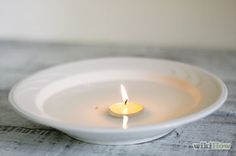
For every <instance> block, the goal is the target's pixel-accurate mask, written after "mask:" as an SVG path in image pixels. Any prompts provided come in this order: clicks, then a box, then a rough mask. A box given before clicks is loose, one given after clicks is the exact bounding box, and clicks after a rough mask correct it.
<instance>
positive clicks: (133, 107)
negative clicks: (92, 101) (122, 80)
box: [109, 85, 143, 117]
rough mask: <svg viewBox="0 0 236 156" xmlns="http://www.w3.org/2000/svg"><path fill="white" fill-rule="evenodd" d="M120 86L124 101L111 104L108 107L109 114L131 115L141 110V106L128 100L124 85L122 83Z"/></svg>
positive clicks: (118, 115) (117, 115)
mask: <svg viewBox="0 0 236 156" xmlns="http://www.w3.org/2000/svg"><path fill="white" fill-rule="evenodd" d="M120 87H121V95H122V99H123V101H124V102H120V103H115V104H112V105H111V106H110V107H109V112H110V114H111V115H113V116H116V117H122V116H124V115H127V116H131V115H134V114H137V113H139V112H141V111H142V110H143V106H142V105H140V104H138V103H135V102H128V94H127V92H126V89H125V87H124V86H123V85H121V86H120Z"/></svg>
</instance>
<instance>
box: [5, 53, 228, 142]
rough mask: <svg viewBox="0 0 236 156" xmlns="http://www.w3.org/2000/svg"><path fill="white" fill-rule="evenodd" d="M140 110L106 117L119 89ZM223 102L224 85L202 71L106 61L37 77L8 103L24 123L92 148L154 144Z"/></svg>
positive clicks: (15, 90)
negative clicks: (51, 129)
mask: <svg viewBox="0 0 236 156" xmlns="http://www.w3.org/2000/svg"><path fill="white" fill-rule="evenodd" d="M121 83H122V84H124V85H125V86H126V88H127V91H128V94H129V97H130V100H131V101H136V102H138V103H141V104H142V105H143V106H144V111H143V112H141V113H140V114H138V115H136V116H134V117H129V120H128V123H127V126H128V128H127V129H123V128H122V124H123V120H122V118H115V117H112V116H110V115H109V113H108V111H107V110H108V107H109V105H111V104H113V103H116V102H119V101H121V97H120V93H119V85H120V84H121ZM226 97H227V89H226V86H225V85H224V83H223V82H222V81H221V80H220V79H219V78H217V77H216V76H214V75H212V74H210V73H209V72H207V71H205V70H202V69H200V68H197V67H194V66H191V65H186V64H183V63H178V62H174V61H167V60H157V59H143V58H104V59H94V60H85V61H78V62H74V63H68V64H64V65H60V66H56V67H52V68H49V69H46V70H43V71H41V72H38V73H36V74H34V75H32V76H30V77H28V78H27V79H25V80H23V81H21V82H20V83H18V84H17V85H15V86H14V87H13V88H12V90H11V92H10V94H9V100H10V102H11V104H12V105H13V107H14V108H15V109H16V110H17V111H18V112H19V113H21V114H22V115H23V116H25V117H26V118H28V119H30V120H32V121H35V122H37V123H40V124H43V125H47V126H50V127H54V128H56V129H58V130H61V131H63V132H65V133H67V134H68V135H70V136H72V137H74V138H77V139H79V140H82V141H85V142H90V143H96V144H112V145H117V144H134V143H141V142H146V141H150V140H153V139H157V138H159V137H161V136H163V135H165V134H168V133H169V132H170V131H172V130H173V129H174V128H176V127H178V126H180V125H183V124H186V123H189V122H192V121H196V120H198V119H200V118H203V117H205V116H207V115H209V114H211V113H212V112H214V111H215V110H217V109H218V108H219V107H220V106H221V105H223V103H224V101H225V100H226Z"/></svg>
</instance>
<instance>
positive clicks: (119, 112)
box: [109, 102, 143, 117]
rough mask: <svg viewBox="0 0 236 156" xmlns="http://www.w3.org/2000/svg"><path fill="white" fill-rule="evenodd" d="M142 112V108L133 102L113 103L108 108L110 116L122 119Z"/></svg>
mask: <svg viewBox="0 0 236 156" xmlns="http://www.w3.org/2000/svg"><path fill="white" fill-rule="evenodd" d="M142 110H143V106H142V105H140V104H138V103H134V102H127V103H126V104H124V103H115V104H113V105H111V106H110V107H109V112H110V113H111V115H113V116H116V117H122V116H124V115H127V116H132V115H134V114H137V113H139V112H141V111H142Z"/></svg>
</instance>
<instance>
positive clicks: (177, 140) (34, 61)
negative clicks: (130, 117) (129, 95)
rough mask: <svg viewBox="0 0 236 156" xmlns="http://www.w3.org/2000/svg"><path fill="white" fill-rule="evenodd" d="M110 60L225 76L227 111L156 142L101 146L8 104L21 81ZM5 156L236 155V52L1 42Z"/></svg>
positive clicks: (0, 148)
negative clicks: (199, 145) (73, 64)
mask: <svg viewBox="0 0 236 156" xmlns="http://www.w3.org/2000/svg"><path fill="white" fill-rule="evenodd" d="M110 56H113V57H115V56H117V57H119V56H137V57H152V58H164V59H170V60H176V61H181V62H186V63H189V64H193V65H197V66H200V67H202V68H204V69H207V70H209V71H211V72H213V73H215V74H216V75H218V76H220V77H221V78H222V79H223V80H224V81H225V82H226V85H227V87H228V89H229V97H228V99H227V102H226V103H225V105H224V106H223V107H221V108H220V109H219V110H218V111H216V112H215V113H213V114H212V115H210V116H208V117H206V118H204V119H202V120H199V121H197V122H194V123H191V124H187V125H185V126H182V127H179V128H177V129H176V130H174V131H172V132H171V133H170V134H169V135H167V136H165V137H163V138H162V139H159V140H154V141H152V142H148V143H144V144H138V145H129V146H102V145H93V144H87V143H83V142H80V141H77V140H75V139H73V138H71V137H69V136H67V135H65V134H63V133H61V132H59V131H57V130H54V129H52V128H49V127H45V126H42V125H39V124H36V123H32V122H31V121H28V120H27V119H25V118H23V117H21V116H20V115H18V114H17V113H16V112H15V111H14V110H13V109H12V108H11V107H10V105H9V102H8V99H7V96H8V92H9V91H10V88H11V87H12V86H13V85H14V84H15V83H16V82H17V81H18V80H20V79H22V78H24V77H26V76H28V75H30V74H32V73H34V72H36V71H38V70H40V69H44V68H46V67H49V66H52V65H56V64H61V63H64V62H70V61H76V60H81V59H88V58H98V57H110ZM200 141H220V142H226V143H232V148H231V150H229V151H208V150H199V151H197V150H194V149H193V148H192V143H195V142H200ZM0 155H3V156H5V155H17V156H25V155H35V156H42V155H50V156H56V155H57V156H59V155H61V156H64V155H72V156H73V155H85V156H86V155H97V156H99V155H109V156H115V155H122V156H123V155H131V156H132V155H134V156H136V155H137V156H138V155H140V156H145V155H175V156H182V155H225V156H226V155H236V52H230V51H220V50H219V51H212V50H196V49H168V48H161V49H157V48H154V47H128V46H126V47H125V46H122V47H121V46H96V45H72V44H46V43H21V42H3V41H2V42H0Z"/></svg>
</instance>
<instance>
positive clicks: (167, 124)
mask: <svg viewBox="0 0 236 156" xmlns="http://www.w3.org/2000/svg"><path fill="white" fill-rule="evenodd" d="M110 59H113V60H114V59H116V60H119V59H133V60H134V59H135V60H147V61H148V60H152V61H163V62H167V63H168V62H169V63H175V64H179V65H184V66H188V67H190V68H194V69H195V70H198V71H200V72H203V73H204V74H207V75H208V76H210V77H212V78H213V79H215V80H216V82H217V83H218V84H219V86H220V89H221V94H220V96H219V97H218V99H217V100H216V101H215V102H214V103H212V104H211V105H210V106H208V107H206V108H204V109H202V110H200V111H197V112H195V113H192V114H189V115H185V116H183V117H179V118H176V119H171V120H168V121H164V122H161V123H157V124H152V125H142V126H136V127H131V128H127V129H122V128H94V127H80V126H78V125H75V124H70V123H63V122H60V121H57V120H52V119H50V118H44V117H42V116H41V115H36V114H34V113H32V112H30V111H27V110H24V109H22V108H21V107H20V106H19V105H18V104H17V102H16V101H15V100H14V97H13V94H14V91H15V89H16V88H17V87H18V86H19V85H20V84H21V83H23V82H25V81H27V80H28V79H29V78H31V77H33V76H35V75H37V74H41V73H42V72H45V71H47V70H52V69H54V68H60V67H62V66H70V65H73V64H76V63H78V62H81V63H82V62H90V61H98V60H99V61H102V60H110ZM227 94H228V90H227V87H226V85H225V84H224V82H223V81H222V80H221V79H220V78H218V77H217V76H216V75H214V74H212V73H210V72H208V71H206V70H205V69H202V68H200V67H197V66H194V65H189V64H187V63H182V62H177V61H172V60H167V59H155V58H141V57H105V58H95V59H85V60H79V61H74V62H69V63H64V64H60V65H55V66H52V67H49V68H46V69H43V70H41V71H38V72H36V73H34V74H32V75H30V76H28V77H27V78H25V79H23V80H21V81H19V82H18V83H16V84H15V85H14V86H13V87H12V89H11V91H10V93H9V95H8V100H9V101H10V104H11V106H12V107H13V109H15V110H16V111H17V112H18V113H20V114H21V115H22V116H24V117H25V118H27V119H29V120H31V121H34V122H36V123H40V124H42V125H46V126H49V127H53V128H56V129H61V130H72V131H81V132H87V133H88V132H90V133H117V132H123V133H124V132H135V131H147V130H154V129H155V130H158V129H159V130H161V129H168V128H176V127H178V126H181V125H183V124H187V123H190V122H193V121H196V120H199V119H201V118H204V117H206V116H208V115H210V114H211V113H213V112H214V111H216V110H217V109H219V108H220V107H221V106H222V105H223V104H224V102H225V101H226V99H227Z"/></svg>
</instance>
